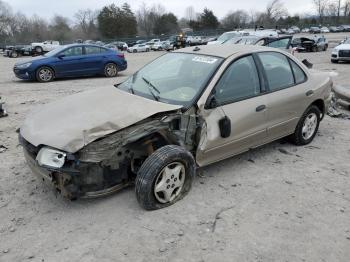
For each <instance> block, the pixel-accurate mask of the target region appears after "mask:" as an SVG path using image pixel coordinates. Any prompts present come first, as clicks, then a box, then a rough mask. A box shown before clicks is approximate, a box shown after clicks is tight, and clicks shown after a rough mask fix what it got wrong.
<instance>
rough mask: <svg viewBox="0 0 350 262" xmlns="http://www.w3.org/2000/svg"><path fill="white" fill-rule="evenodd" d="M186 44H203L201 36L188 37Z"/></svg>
mask: <svg viewBox="0 0 350 262" xmlns="http://www.w3.org/2000/svg"><path fill="white" fill-rule="evenodd" d="M186 43H187V44H188V45H190V46H191V45H201V44H202V43H203V39H202V37H201V36H188V37H187V39H186Z"/></svg>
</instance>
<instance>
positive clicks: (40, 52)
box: [35, 46, 44, 54]
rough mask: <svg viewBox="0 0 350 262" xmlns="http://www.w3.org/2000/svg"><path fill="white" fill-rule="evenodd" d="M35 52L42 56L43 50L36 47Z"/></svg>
mask: <svg viewBox="0 0 350 262" xmlns="http://www.w3.org/2000/svg"><path fill="white" fill-rule="evenodd" d="M35 52H36V53H37V54H42V53H43V52H44V50H43V48H42V47H41V46H36V47H35Z"/></svg>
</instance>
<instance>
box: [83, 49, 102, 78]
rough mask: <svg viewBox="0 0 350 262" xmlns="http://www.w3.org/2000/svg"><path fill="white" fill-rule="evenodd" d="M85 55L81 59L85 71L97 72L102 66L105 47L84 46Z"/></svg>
mask: <svg viewBox="0 0 350 262" xmlns="http://www.w3.org/2000/svg"><path fill="white" fill-rule="evenodd" d="M84 49H85V55H84V59H83V63H84V68H85V73H86V74H97V73H99V72H100V71H101V70H102V68H103V66H104V65H103V63H104V60H105V59H104V58H105V55H106V53H107V49H105V48H102V47H99V46H85V47H84Z"/></svg>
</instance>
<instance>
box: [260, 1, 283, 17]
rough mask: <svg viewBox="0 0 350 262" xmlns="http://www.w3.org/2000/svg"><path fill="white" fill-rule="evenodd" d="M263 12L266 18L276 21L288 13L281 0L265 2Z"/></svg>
mask: <svg viewBox="0 0 350 262" xmlns="http://www.w3.org/2000/svg"><path fill="white" fill-rule="evenodd" d="M265 14H266V18H267V19H268V20H270V21H272V20H275V21H276V20H278V19H279V18H281V17H283V16H286V15H288V12H287V9H286V8H285V7H284V3H283V2H282V1H281V0H272V1H271V2H269V3H268V4H267V6H266V11H265Z"/></svg>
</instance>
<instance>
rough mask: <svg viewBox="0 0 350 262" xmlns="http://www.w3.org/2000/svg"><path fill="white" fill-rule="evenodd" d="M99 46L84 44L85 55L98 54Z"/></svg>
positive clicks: (99, 51)
mask: <svg viewBox="0 0 350 262" xmlns="http://www.w3.org/2000/svg"><path fill="white" fill-rule="evenodd" d="M101 49H102V48H101V47H98V46H86V47H85V53H86V54H87V55H93V54H99V53H101Z"/></svg>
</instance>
